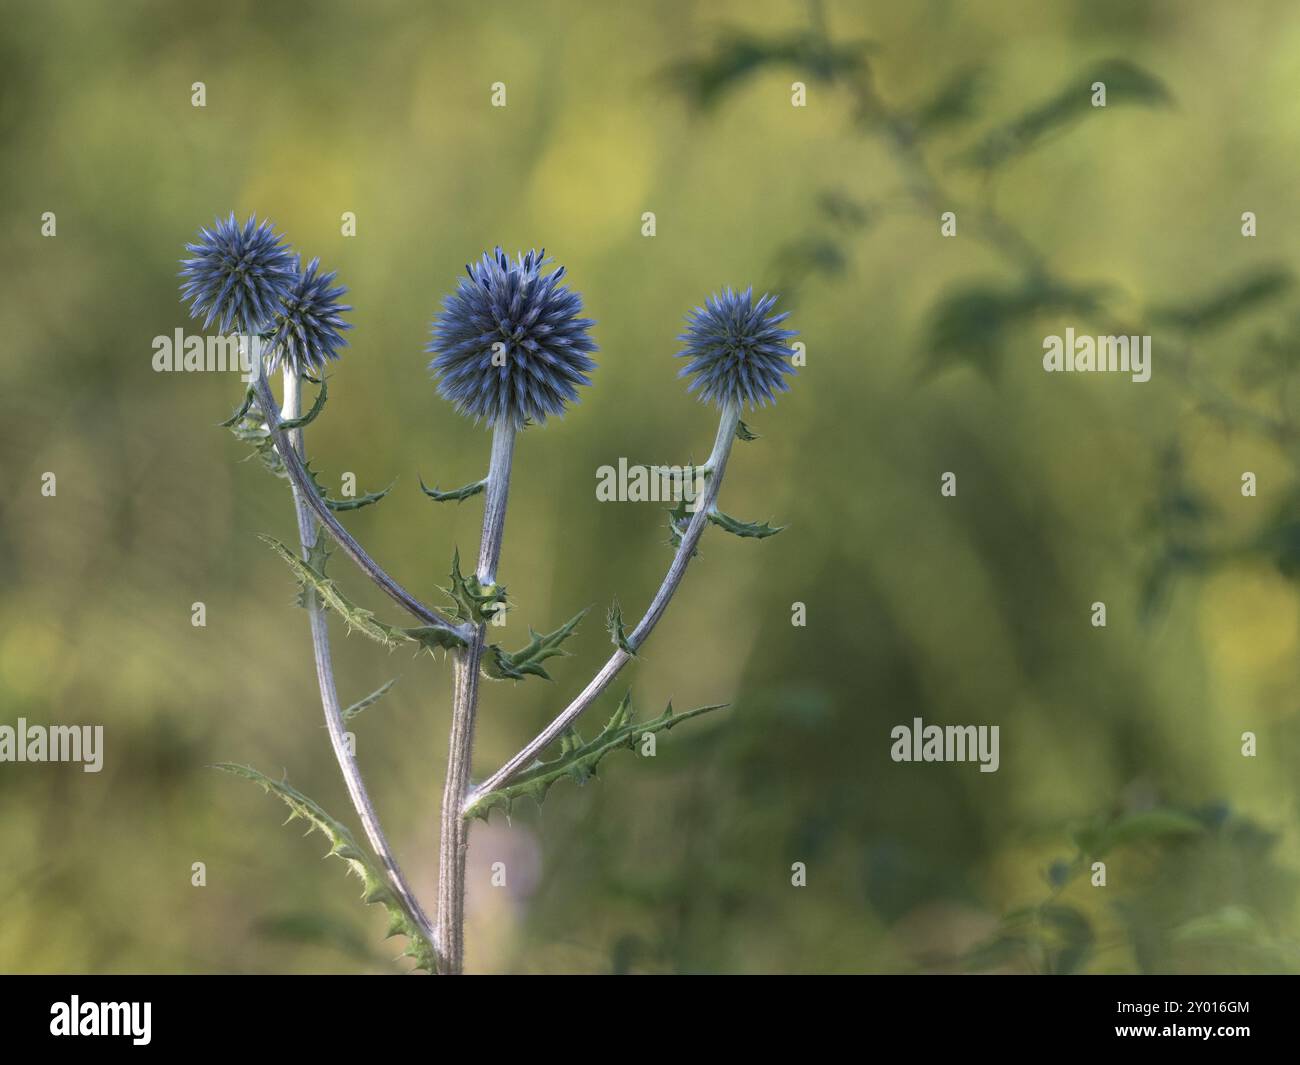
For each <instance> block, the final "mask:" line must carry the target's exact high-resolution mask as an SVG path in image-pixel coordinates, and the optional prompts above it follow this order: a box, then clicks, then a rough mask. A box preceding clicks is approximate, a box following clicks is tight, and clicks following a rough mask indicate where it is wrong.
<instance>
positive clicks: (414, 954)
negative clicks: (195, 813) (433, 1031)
mask: <svg viewBox="0 0 1300 1065" xmlns="http://www.w3.org/2000/svg"><path fill="white" fill-rule="evenodd" d="M213 768H214V769H220V770H222V771H223V772H226V773H233V774H234V775H235V776H238V777H243V778H244V779H245V780H251V781H253V783H255V784H258V785H260V786H261V788H262V790H263V791H265V792H266V793H267V794H268V795H275V796H278V797H279V798H280V799H281V800H283V802H284V803H285V805H286V806H288V807H289V820H290V821H293V820H295V819H297V818H302V819H303V820H304V821H306V822H307V823H308V824H309V825H310V826H311V827H312V828H314V829H316V831H318V832H320V833H321V835H323V836H324V837H325V838H326V839H328V840H329V841H330V850H329V853H330V854H332V855H334V856H335V857H336V858H341V859H342V860H343V861H344V862H346V863H347V866H348V869H349V871H350V872H352V873H355V874H356V875H357V876H358V877H360V878H361V882H362V884H363V885H364V891H363V892H362V895H361V897H362V899H363V900H365V901H366V902H367V903H372V904H378V905H380V906H383V908H384V909H385V910H387V911H388V932H387V934H386V936H385V938H388V937H389V936H396V935H401V936H405V937H406V939H407V940H408V945H407V949H406V950H404V951H403V952H402V955H401V956H402V957H407V956H409V957H411V958H414V959H415V963H416V966H417V967H418V968H421V969H427V970H429V971H430V972H433V971H434V968H435V965H436V955H435V953H434V949H433V944H432V943H430V942H429V941H428V940H427V939H426V938H425V936H424V934H423V932H422V931H421V930H420V925H419V922H418V921H417V920H416V919H415V917H414V915H413V914H411V912H410V911H409V910H407V908H406V905H405V904H404V903H403V902H402V900H401V899H400V898H399V897H398V895H397V893H396V892H395V891H394V890H393V889H392V888H391V887H390V886H389V885H388V881H387V879H386V878H385V877H384V875H383V874H382V873H381V872H380V871H379V870H378V869H377V868H376V867H375V865H374V863H373V862H372V861H371V859H370V857H369V856H368V855H367V854H366V853H365V852H364V851H362V849H361V848H360V847H358V846H357V843H356V840H355V839H353V838H352V833H351V832H349V831H348V829H347V827H346V826H345V825H343V824H342V823H341V822H339V821H337V820H335V819H334V818H333V817H331V816H330V815H329V814H327V813H326V812H325V811H324V810H323V809H322V808H321V807H320V806H319V805H318V804H317V803H316V802H315V801H314V800H312V799H309V798H308V797H307V796H306V795H304V794H303V793H302V792H300V791H299V790H298V789H297V788H295V787H293V786H292V785H290V784H289V783H288V781H283V780H272V779H271V778H270V777H268V776H267V775H266V774H265V773H260V772H258V771H257V770H256V769H253V768H252V767H251V766H246V765H236V764H235V763H233V762H222V763H220V764H218V765H216V766H214V767H213Z"/></svg>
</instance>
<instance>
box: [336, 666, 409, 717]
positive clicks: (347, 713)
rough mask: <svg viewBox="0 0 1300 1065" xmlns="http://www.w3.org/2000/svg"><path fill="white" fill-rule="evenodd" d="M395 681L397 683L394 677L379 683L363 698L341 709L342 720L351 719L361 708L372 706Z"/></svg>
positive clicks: (386, 692) (385, 693)
mask: <svg viewBox="0 0 1300 1065" xmlns="http://www.w3.org/2000/svg"><path fill="white" fill-rule="evenodd" d="M396 683H397V678H396V677H394V678H393V679H392V680H390V681H389V682H388V683H387V684H382V685H380V686H379V687H378V688H376V689H375V690H374V691H372V692H371V693H370V694H369V695H367V696H366V697H365V698H364V699H358V700H357V701H356V702H355V703H353V704H352V705H351V706H349V707H348V708H347V709H346V710H344V711H343V720H344V721H351V720H352V719H353V718H354V717H356V716H357V714H359V713H361V711H362V710H365V709H367V708H369V707H372V706H374V705H375V703H377V702H379V700H380V699H382V698H383V697H384V696H385V695H387V694H388V689H389V688H391V687H392V686H393V685H394V684H396Z"/></svg>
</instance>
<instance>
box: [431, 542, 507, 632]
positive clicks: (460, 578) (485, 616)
mask: <svg viewBox="0 0 1300 1065" xmlns="http://www.w3.org/2000/svg"><path fill="white" fill-rule="evenodd" d="M443 591H444V592H446V593H447V595H448V596H450V597H451V601H452V603H453V604H455V607H454V610H453V614H454V616H455V618H456V620H457V621H469V622H472V623H473V624H475V625H477V624H480V623H481V622H485V621H491V620H492V619H493V617H495V616H496V613H497V611H498V610H505V609H507V608H508V607H507V603H506V590H505V588H504V587H503V586H502V585H499V584H493V585H489V586H487V587H484V586H483V585H482V584H480V583H479V579H478V576H477V575H476V574H473V573H471V574H470V575H469V576H468V577H466V576H465V575H464V574H462V573H461V572H460V549H459V548H457V549H456V550H455V553H454V554H453V555H452V558H451V587H450V588H444V589H443Z"/></svg>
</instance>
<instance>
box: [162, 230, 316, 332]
mask: <svg viewBox="0 0 1300 1065" xmlns="http://www.w3.org/2000/svg"><path fill="white" fill-rule="evenodd" d="M185 250H186V251H187V252H189V253H190V255H191V256H192V257H191V258H189V259H182V260H181V267H182V269H181V272H180V276H181V278H182V281H181V302H184V301H185V300H189V301H190V314H191V316H193V317H195V318H197V317H198V316H199V315H201V314H202V315H204V316H205V317H204V319H203V328H204V329H207V328H208V326H210V325H211V324H212V323H213V322H214V321H215V322H217V325H218V327H219V328H220V329H221V331H222V332H223V333H229V332H231V331H232V329H233V330H235V331H238V332H241V333H256V332H259V331H261V330H262V329H263V328H264V327H265V326H266V324H267V323H268V322H269V321H270V320H271V316H272V315H273V314H275V312H276V311H277V310H278V309H279V307H280V297H281V296H282V295H283V294H284V293H285V292H286V291H287V290H288V287H289V283H290V281H292V279H293V257H292V255H291V254H290V252H289V249H288V248H286V247H285V245H284V243H283V237H281V236H280V235H279V234H278V233H276V232H275V230H274V228H273V227H272V225H271V223H270V222H262V223H261V224H260V225H259V224H258V223H257V217H256V216H255V215H249V216H248V221H247V222H245V223H244V224H243V225H242V226H241V225H240V224H239V223H238V222H236V221H235V213H234V212H233V211H232V212H231V213H230V217H229V218H227V219H226V220H225V221H222V220H221V219H220V218H218V219H217V220H216V223H215V224H214V225H213V227H212V228H211V229H208V228H207V227H206V226H205V227H204V228H202V229H200V230H199V239H198V240H197V241H195V242H194V243H193V244H186V245H185Z"/></svg>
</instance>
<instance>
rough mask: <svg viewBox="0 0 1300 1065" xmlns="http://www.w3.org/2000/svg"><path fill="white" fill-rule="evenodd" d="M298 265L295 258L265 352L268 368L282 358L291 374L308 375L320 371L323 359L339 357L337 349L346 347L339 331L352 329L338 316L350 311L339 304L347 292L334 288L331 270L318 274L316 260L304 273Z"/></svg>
mask: <svg viewBox="0 0 1300 1065" xmlns="http://www.w3.org/2000/svg"><path fill="white" fill-rule="evenodd" d="M300 262H301V260H300V259H298V258H297V257H295V258H294V271H293V281H292V282H291V284H290V285H289V288H288V290H287V291H286V292H285V293H284V294H283V295H282V296H281V297H280V309H279V311H278V312H277V313H276V315H275V318H274V320H273V331H272V333H271V336H270V338H269V340H268V341H267V351H268V352H269V354H270V369H272V370H274V369H275V368H276V367H277V366H278V365H280V361H281V360H282V359H283V360H284V362H285V364H286V365H287V366H288V367H289V369H290V370H291V371H293V372H294V373H296V374H298V375H303V374H307V375H311V374H314V373H317V372H319V371H320V370H321V369H322V368H323V367H324V365H325V362H326V360H328V359H337V358H338V357H339V356H338V351H337V350H336V349H338V348H340V347H347V341H346V340H344V339H343V337H342V336H341V335H340V332H339V331H340V330H343V329H351V328H352V323H351V322H345V321H344V320H343V319H342V318H341V317H340V315H341V314H343V313H344V312H345V311H350V310H352V308H351V307H350V306H348V305H347V304H344V303H340V302H339V297H340V296H342V295H343V294H344V293H345V292H347V289H346V288H344V287H343V286H342V285H337V286H335V285H333V281H334V277H335V274H334V272H333V271H331V272H330V273H328V274H322V273H319V272H318V271H319V269H320V260H319V259H313V260H312V261H311V262H310V263H309V264H308V265H307V269H306V270H300V269H299V264H300Z"/></svg>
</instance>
